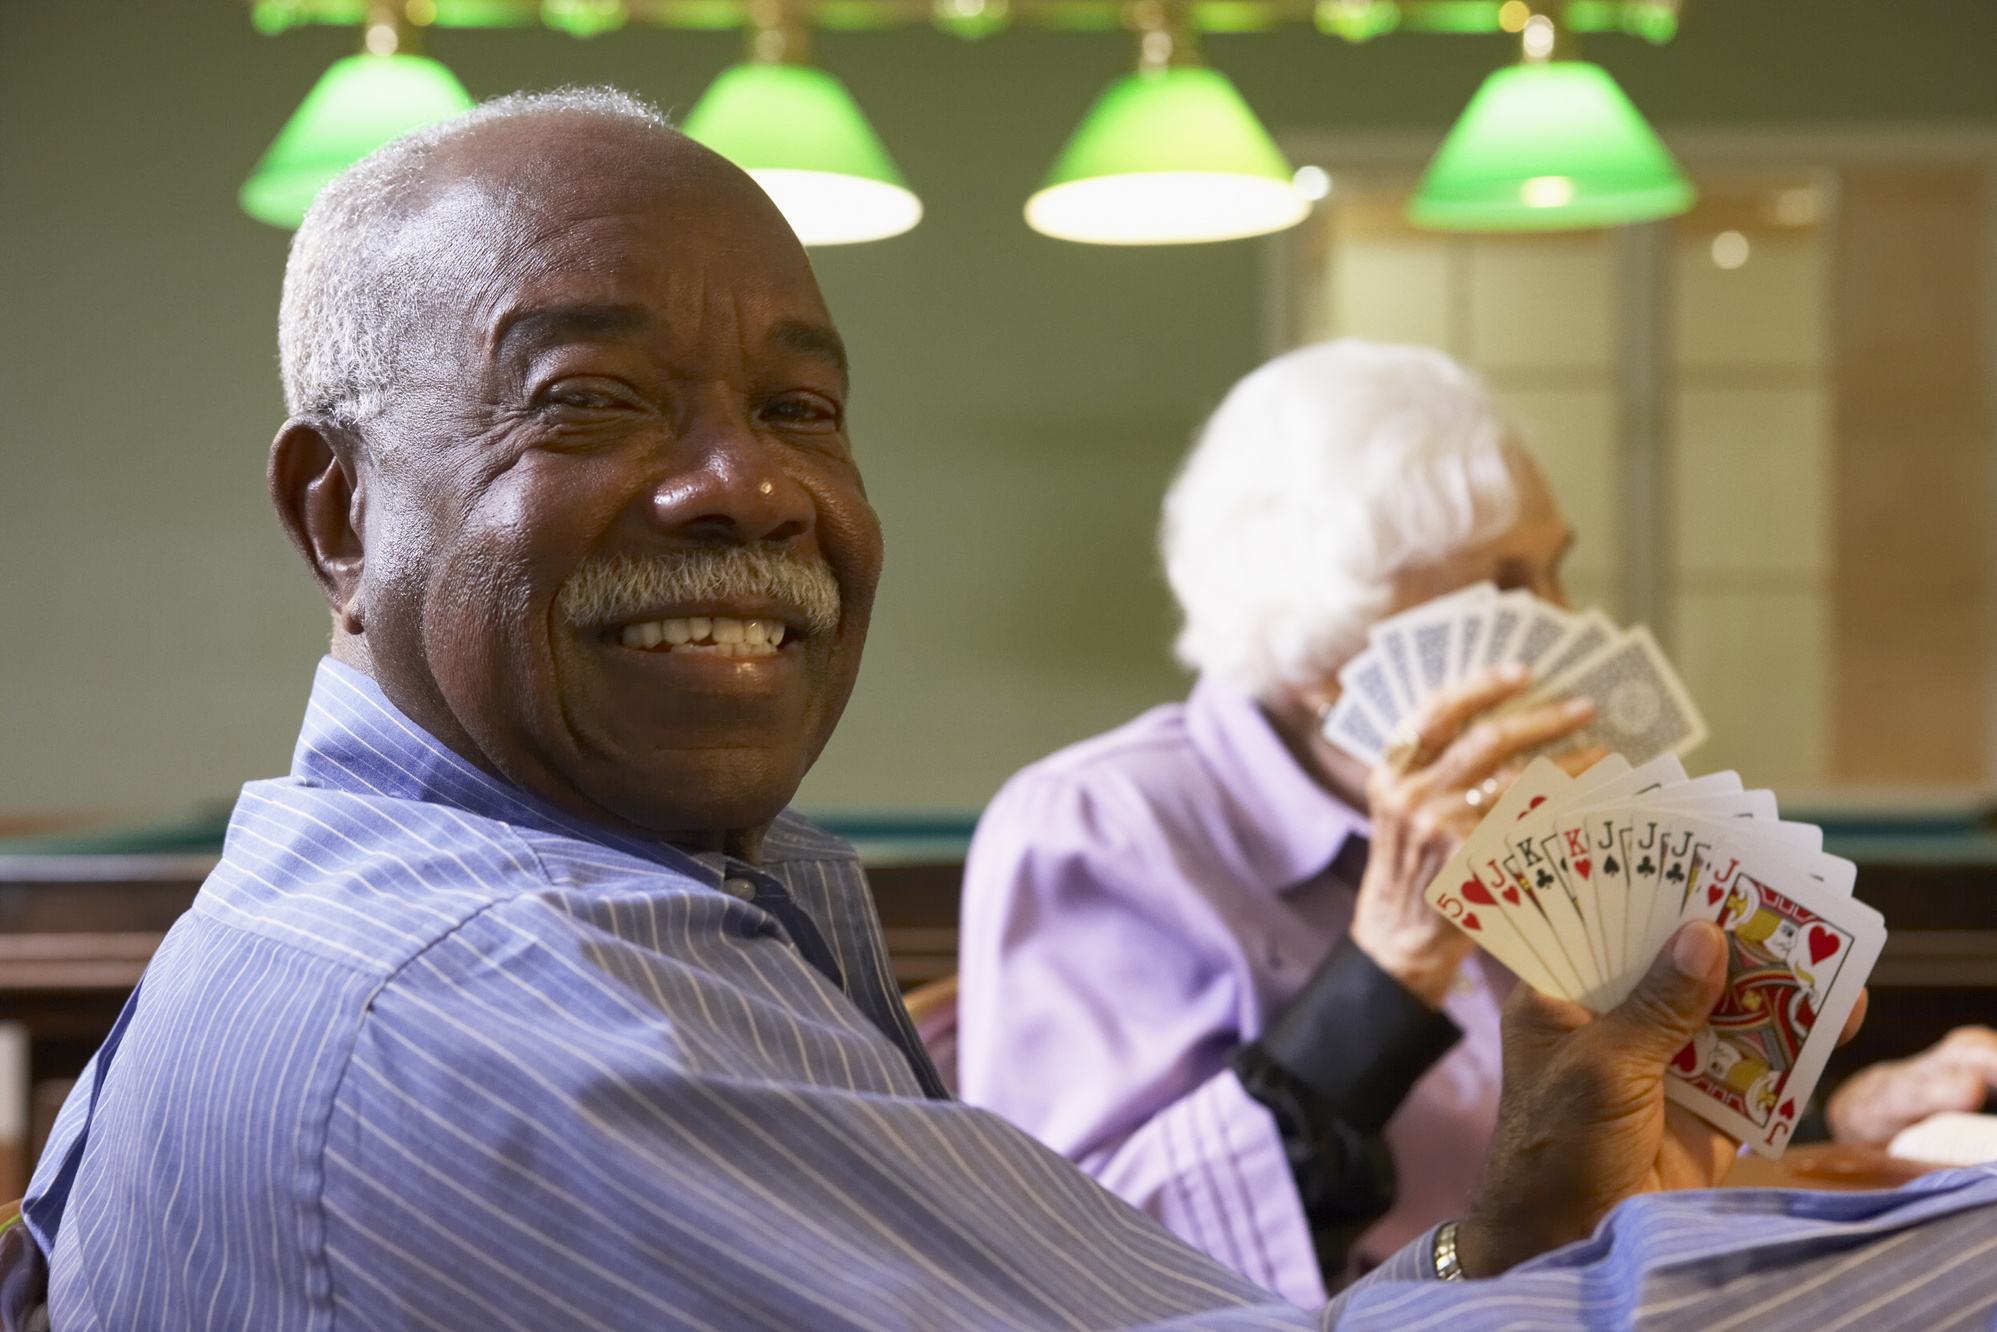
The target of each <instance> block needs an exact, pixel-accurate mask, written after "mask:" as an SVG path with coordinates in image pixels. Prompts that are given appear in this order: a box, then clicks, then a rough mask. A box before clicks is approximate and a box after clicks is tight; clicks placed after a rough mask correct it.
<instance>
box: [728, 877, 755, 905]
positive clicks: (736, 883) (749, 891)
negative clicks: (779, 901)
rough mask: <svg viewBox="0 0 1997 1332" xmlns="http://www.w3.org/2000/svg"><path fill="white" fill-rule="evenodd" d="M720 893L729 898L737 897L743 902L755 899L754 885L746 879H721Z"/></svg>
mask: <svg viewBox="0 0 1997 1332" xmlns="http://www.w3.org/2000/svg"><path fill="white" fill-rule="evenodd" d="M721 891H722V892H724V893H727V894H728V895H729V896H730V897H739V898H741V899H742V900H743V901H744V902H750V901H754V900H755V897H756V885H755V884H753V883H751V882H750V881H749V880H747V879H723V880H722V881H721Z"/></svg>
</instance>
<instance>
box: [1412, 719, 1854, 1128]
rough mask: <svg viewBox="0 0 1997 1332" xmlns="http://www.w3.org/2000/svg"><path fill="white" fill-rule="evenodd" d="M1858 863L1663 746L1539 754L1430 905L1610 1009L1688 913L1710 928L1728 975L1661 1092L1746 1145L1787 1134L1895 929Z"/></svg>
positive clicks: (1521, 966)
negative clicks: (1635, 751)
mask: <svg viewBox="0 0 1997 1332" xmlns="http://www.w3.org/2000/svg"><path fill="white" fill-rule="evenodd" d="M1855 877H1856V876H1855V871H1854V869H1853V867H1852V865H1851V863H1850V862H1849V861H1845V860H1840V859H1838V858H1837V857H1835V856H1830V855H1827V854H1825V853H1824V852H1823V850H1822V834H1821V832H1820V831H1819V830H1818V829H1817V828H1815V827H1813V826H1811V825H1808V824H1798V823H1788V822H1784V821H1782V820H1781V819H1780V818H1779V816H1778V815H1777V812H1776V809H1775V801H1774V798H1773V796H1771V795H1770V794H1769V793H1768V792H1765V791H1745V790H1742V789H1741V783H1740V781H1739V779H1738V778H1737V777H1736V776H1735V775H1734V774H1732V773H1717V774H1713V775H1710V776H1706V777H1700V778H1697V779H1692V780H1688V779H1687V778H1686V775H1685V771H1684V769H1683V768H1682V767H1681V766H1680V765H1679V764H1678V762H1677V760H1676V759H1674V758H1671V757H1669V756H1668V755H1666V756H1663V757H1659V758H1654V759H1652V760H1651V761H1649V762H1646V763H1643V764H1640V765H1637V766H1632V765H1631V764H1630V763H1629V762H1628V760H1626V759H1624V758H1623V757H1622V756H1620V755H1612V756H1610V757H1609V758H1606V759H1604V760H1602V761H1601V762H1599V763H1597V764H1596V765H1595V766H1594V767H1592V768H1590V769H1588V770H1587V771H1586V772H1584V773H1582V774H1581V775H1580V776H1578V777H1570V776H1568V774H1567V773H1565V772H1564V771H1562V770H1561V769H1560V768H1559V767H1558V766H1556V765H1555V764H1553V763H1552V762H1550V761H1548V760H1546V759H1544V758H1542V759H1537V760H1535V761H1534V762H1533V763H1532V765H1531V766H1530V767H1528V768H1527V769H1526V770H1525V771H1524V772H1523V773H1522V774H1521V775H1520V776H1519V778H1518V780H1517V781H1515V782H1514V783H1513V784H1512V785H1511V786H1510V787H1509V788H1508V789H1507V790H1506V791H1505V792H1504V794H1503V795H1502V796H1501V797H1499V799H1498V800H1497V802H1496V804H1495V805H1494V806H1493V807H1492V809H1491V811H1490V813H1489V814H1488V815H1487V816H1486V817H1485V819H1484V820H1483V822H1482V823H1481V824H1479V825H1478V827H1477V829H1476V830H1475V831H1474V832H1472V833H1471V834H1470V836H1469V838H1468V839H1467V840H1466V841H1465V842H1464V844H1463V846H1462V848H1461V849H1460V850H1459V851H1458V852H1457V853H1456V855H1455V856H1453V857H1452V858H1451V859H1450V860H1449V862H1448V863H1447V864H1446V865H1445V866H1444V867H1443V869H1442V872H1441V873H1440V874H1438V875H1437V876H1436V877H1435V878H1434V880H1433V881H1431V883H1430V884H1429V886H1428V889H1427V891H1426V892H1425V894H1424V896H1425V897H1426V899H1427V901H1428V902H1429V904H1430V905H1431V906H1433V907H1434V908H1435V909H1436V910H1437V911H1439V912H1441V913H1442V914H1443V915H1444V916H1445V917H1447V918H1448V919H1449V920H1451V921H1452V922H1454V923H1455V924H1456V926H1457V927H1458V928H1459V929H1461V930H1463V931H1464V932H1465V933H1466V934H1467V935H1469V936H1470V937H1471V938H1472V939H1474V940H1476V942H1477V943H1478V944H1479V945H1480V946H1482V947H1483V948H1484V949H1485V951H1487V952H1489V953H1490V954H1491V955H1492V956H1493V957H1495V958H1497V959H1498V960H1499V961H1500V962H1503V963H1504V964H1505V965H1506V966H1508V967H1510V968H1511V969H1512V970H1513V971H1514V972H1516V973H1517V974H1518V975H1519V976H1520V977H1521V978H1522V979H1524V980H1525V981H1526V982H1527V983H1529V984H1531V985H1532V986H1533V987H1534V988H1535V989H1538V990H1540V991H1541V992H1543V993H1546V994H1550V995H1554V996H1557V997H1559V998H1563V999H1568V1000H1571V1001H1573V1002H1575V1003H1578V1004H1580V1005H1582V1006H1583V1007H1585V1008H1587V1009H1588V1010H1590V1011H1591V1012H1594V1013H1598V1014H1600V1013H1606V1012H1608V1011H1609V1010H1610V1009H1612V1008H1614V1007H1615V1006H1616V1005H1618V1004H1619V1003H1621V1002H1622V1001H1623V999H1624V998H1626V997H1627V996H1628V995H1629V993H1630V991H1631V990H1632V989H1633V988H1634V987H1635V986H1636V984H1637V983H1638V981H1639V980H1641V979H1642V977H1643V976H1644V974H1645V973H1646V972H1647V971H1648V970H1649V968H1650V966H1651V963H1652V961H1653V960H1654V959H1655V958H1656V957H1657V955H1658V953H1659V951H1660V950H1661V949H1662V948H1663V947H1664V946H1665V944H1666V943H1667V942H1668V941H1669V940H1670V939H1671V937H1672V936H1673V934H1675V933H1676V931H1677V930H1678V928H1679V927H1680V926H1681V925H1683V924H1685V923H1686V922H1689V921H1694V920H1705V921H1711V922H1713V923H1715V924H1717V925H1718V926H1719V927H1720V928H1721V930H1722V931H1723V932H1724V934H1725V937H1726V941H1727V979H1726V985H1725V988H1724V990H1723V992H1722V994H1721V997H1720V1000H1719V1003H1718V1004H1717V1005H1716V1006H1715V1008H1714V1009H1713V1012H1712V1014H1711V1016H1710V1018H1709V1019H1708V1020H1707V1022H1706V1025H1705V1026H1704V1027H1702V1028H1701V1029H1700V1030H1699V1031H1698V1032H1697V1033H1696V1034H1695V1035H1694V1037H1693V1039H1692V1040H1691V1041H1690V1042H1688V1043H1687V1044H1686V1045H1685V1047H1684V1048H1683V1049H1682V1050H1680V1051H1679V1052H1678V1054H1677V1056H1676V1057H1675V1058H1674V1059H1673V1061H1672V1064H1671V1067H1670V1068H1669V1069H1668V1070H1667V1074H1666V1086H1665V1094H1666V1095H1667V1096H1668V1097H1669V1099H1670V1100H1672V1101H1674V1102H1676V1103H1677V1104H1679V1105H1682V1106H1684V1107H1686V1108H1687V1109H1689V1110H1690V1111H1692V1112H1693V1113H1694V1114H1696V1115H1698V1116H1699V1117H1700V1118H1702V1119H1704V1120H1706V1121H1707V1122H1708V1123H1710V1124H1712V1125H1714V1126H1715V1127H1718V1128H1720V1129H1721V1130H1723V1131H1724V1132H1726V1133H1727V1134H1728V1135H1730V1136H1731V1137H1734V1138H1736V1139H1738V1140H1739V1141H1741V1142H1744V1143H1747V1144H1748V1145H1750V1146H1752V1147H1753V1148H1754V1150H1755V1151H1757V1152H1759V1153H1761V1154H1762V1155H1764V1156H1778V1155H1780V1154H1781V1152H1782V1150H1783V1149H1784V1147H1786V1146H1787V1144H1788V1141H1789V1136H1790V1134H1791V1133H1793V1132H1794V1130H1795V1127H1796V1122H1797V1120H1798V1119H1799V1118H1800V1117H1801V1115H1802V1113H1803V1109H1804V1107H1805V1105H1806V1104H1807V1102H1808V1100H1809V1097H1810V1094H1811V1092H1812V1091H1813V1090H1814V1089H1815V1087H1816V1084H1817V1079H1818V1078H1819V1077H1820V1076H1821V1075H1822V1073H1823V1070H1824V1064H1825V1061H1826V1060H1827V1059H1828V1058H1829V1056H1830V1053H1831V1050H1832V1049H1833V1048H1834V1047H1835V1046H1836V1044H1837V1042H1838V1039H1839V1036H1840V1033H1841V1032H1842V1031H1843V1029H1844V1027H1845V1023H1846V1020H1847V1019H1848V1018H1849V1017H1850V1016H1851V1013H1852V1011H1853V1008H1854V1006H1855V1005H1856V1004H1857V1003H1858V1000H1859V996H1860V994H1861V993H1862V992H1863V988H1864V984H1865V979H1866V977H1867V976H1868V975H1869V974H1870V972H1871V970H1872V966H1873V963H1874V962H1875V961H1876V960H1877V959H1878V957H1879V950H1880V947H1881V946H1882V945H1883V944H1884V942H1885V938H1886V929H1885V925H1884V923H1883V921H1882V920H1881V918H1880V916H1879V913H1878V912H1876V911H1874V910H1873V909H1872V908H1871V907H1868V906H1866V905H1865V904H1864V903H1862V902H1858V901H1856V900H1854V899H1853V897H1852V886H1853V883H1854V880H1855Z"/></svg>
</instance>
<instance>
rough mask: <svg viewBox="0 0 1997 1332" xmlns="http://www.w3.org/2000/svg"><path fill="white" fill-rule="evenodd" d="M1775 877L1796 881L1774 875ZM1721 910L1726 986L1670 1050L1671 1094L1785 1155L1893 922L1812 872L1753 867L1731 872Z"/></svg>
mask: <svg viewBox="0 0 1997 1332" xmlns="http://www.w3.org/2000/svg"><path fill="white" fill-rule="evenodd" d="M1712 877H1714V878H1718V877H1719V876H1717V875H1715V876H1712ZM1775 877H1779V878H1780V879H1781V880H1782V881H1783V886H1784V888H1786V889H1787V890H1788V891H1786V892H1784V891H1778V890H1777V889H1776V888H1774V887H1773V886H1771V883H1770V881H1769V880H1770V879H1771V878H1775ZM1794 880H1799V881H1794ZM1709 918H1711V917H1709ZM1717 920H1718V923H1719V925H1720V928H1721V929H1723V930H1725V931H1726V936H1727V982H1726V988H1725V989H1724V990H1723V991H1722V992H1721V994H1720V1001H1719V1003H1718V1004H1717V1005H1716V1006H1715V1007H1714V1009H1713V1013H1712V1016H1711V1017H1710V1018H1708V1019H1707V1022H1706V1025H1705V1026H1704V1027H1702V1028H1700V1030H1699V1031H1698V1033H1697V1034H1696V1035H1695V1036H1694V1037H1693V1038H1692V1040H1691V1042H1690V1043H1689V1044H1687V1045H1686V1047H1685V1048H1684V1049H1683V1050H1681V1051H1679V1052H1678V1055H1677V1057H1676V1058H1674V1059H1673V1060H1672V1062H1671V1066H1670V1068H1669V1069H1668V1070H1667V1076H1666V1079H1665V1089H1664V1090H1665V1095H1666V1096H1668V1097H1669V1098H1670V1099H1672V1100H1673V1101H1676V1102H1677V1103H1679V1104H1680V1105H1683V1106H1685V1107H1686V1108H1687V1109H1689V1110H1691V1111H1692V1112H1693V1113H1695V1114H1697V1115H1698V1116H1699V1117H1700V1118H1702V1119H1705V1120H1706V1121H1707V1122H1709V1123H1711V1124H1713V1125H1715V1126H1717V1127H1719V1128H1721V1129H1723V1130H1725V1131H1726V1132H1727V1133H1729V1134H1731V1135H1732V1136H1733V1137H1735V1138H1737V1139H1739V1140H1740V1141H1742V1142H1744V1143H1746V1144H1748V1145H1749V1146H1750V1147H1752V1148H1753V1149H1754V1150H1755V1151H1756V1152H1757V1153H1759V1154H1760V1155H1762V1156H1769V1157H1775V1156H1780V1155H1781V1154H1782V1151H1783V1149H1784V1148H1785V1147H1787V1146H1788V1143H1789V1135H1790V1134H1791V1133H1793V1132H1794V1131H1795V1128H1796V1121H1797V1120H1798V1119H1799V1118H1800V1117H1801V1115H1802V1113H1803V1108H1804V1106H1805V1104H1806V1103H1807V1102H1808V1100H1809V1097H1810V1093H1811V1092H1812V1091H1814V1090H1815V1089H1816V1085H1817V1079H1818V1078H1819V1077H1820V1076H1822V1074H1823V1071H1824V1064H1825V1061H1827V1060H1828V1059H1829V1058H1830V1054H1831V1050H1832V1049H1833V1048H1834V1047H1835V1046H1836V1044H1837V1038H1838V1033H1839V1032H1840V1031H1842V1030H1843V1028H1844V1024H1845V1019H1846V1018H1848V1017H1850V1015H1851V1010H1852V1007H1853V1005H1855V1004H1856V1003H1857V1002H1858V996H1859V993H1860V991H1861V989H1862V988H1863V987H1864V984H1865V978H1866V977H1867V976H1868V975H1870V974H1871V971H1872V964H1873V963H1874V962H1875V961H1877V960H1878V957H1879V950H1880V947H1881V946H1882V945H1883V944H1884V943H1885V940H1886V927H1885V924H1884V922H1883V921H1882V920H1881V918H1880V916H1879V913H1878V912H1876V911H1874V910H1873V909H1872V908H1871V907H1868V906H1866V905H1865V904H1864V903H1862V902H1856V901H1853V900H1851V899H1848V898H1840V897H1838V896H1837V895H1835V894H1834V893H1831V892H1828V891H1826V890H1825V889H1824V888H1823V887H1822V886H1821V885H1819V884H1817V883H1815V882H1813V881H1812V880H1810V879H1808V878H1807V876H1803V875H1791V874H1787V873H1783V874H1780V875H1779V876H1771V875H1766V874H1764V875H1763V876H1761V877H1757V876H1756V875H1754V874H1752V873H1750V872H1749V871H1748V870H1747V869H1745V868H1741V869H1737V870H1735V871H1734V872H1733V873H1732V875H1731V876H1730V878H1729V879H1728V880H1727V881H1726V883H1725V891H1724V894H1723V896H1722V900H1721V901H1720V903H1719V910H1718V914H1717Z"/></svg>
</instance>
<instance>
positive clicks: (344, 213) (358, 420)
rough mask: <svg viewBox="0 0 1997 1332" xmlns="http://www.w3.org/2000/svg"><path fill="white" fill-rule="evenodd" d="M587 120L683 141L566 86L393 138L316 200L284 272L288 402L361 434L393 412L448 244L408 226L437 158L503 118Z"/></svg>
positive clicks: (654, 118)
mask: <svg viewBox="0 0 1997 1332" xmlns="http://www.w3.org/2000/svg"><path fill="white" fill-rule="evenodd" d="M547 115H586V116H595V117H598V118H600V119H606V120H610V121H615V122H620V123H622V124H624V125H628V126H638V127H642V128H645V129H649V130H657V131H662V132H664V133H666V134H676V133H677V131H676V130H674V129H673V128H672V127H671V126H670V125H668V124H667V123H666V119H665V117H664V116H662V115H660V114H659V113H658V111H657V110H655V109H654V108H652V107H650V106H648V105H646V104H645V103H644V102H642V101H640V100H638V99H637V98H635V97H632V96H631V95H629V94H628V93H623V92H619V91H618V90H616V89H614V88H564V89H561V90H559V91H556V92H549V93H522V94H515V95H514V96H511V97H499V98H495V99H493V100H492V101H490V102H486V103H484V104H482V105H480V106H478V107H475V108H473V109H472V110H470V111H467V112H465V113H464V114H463V115H459V116H453V117H451V118H450V119H448V120H442V121H439V122H437V123H436V124H434V125H429V126H426V127H424V128H422V129H418V130H413V131H411V132H410V133H408V134H405V135H403V136H402V137H401V138H398V139H393V140H390V141H389V142H388V143H386V144H384V145H383V146H382V147H380V148H377V149H376V150H375V151H374V152H372V153H370V154H368V155H367V156H366V157H364V158H362V159H361V160H360V161H358V162H356V163H354V165H352V166H350V167H348V168H347V169H346V170H345V171H343V172H341V173H340V174H339V175H338V176H336V177H334V178H333V180H332V181H331V182H330V183H329V184H327V186H326V187H325V188H324V189H323V190H321V191H320V192H319V196H318V197H317V198H316V199H314V200H313V202H312V207H311V208H310V209H309V210H308V211H307V212H306V214H305V221H304V223H303V224H302V225H301V226H300V227H299V228H298V234H297V235H296V236H293V237H292V239H291V257H290V260H289V261H288V262H287V263H286V265H285V269H284V300H283V303H282V304H281V306H280V307H279V310H278V319H277V348H278V361H279V364H280V366H281V368H282V372H283V375H284V405H285V409H286V410H287V411H289V412H290V413H291V414H292V415H293V416H307V415H310V416H321V417H325V418H328V419H330V420H333V421H336V422H339V423H340V424H342V425H347V426H354V427H358V426H361V425H364V424H365V423H366V422H368V421H370V420H372V419H373V418H374V417H376V416H377V415H379V414H380V413H381V411H382V409H383V408H384V407H385V406H386V405H387V403H388V399H389V396H390V392H391V389H392V386H393V385H394V383H395V380H396V378H397V375H398V371H400V373H402V374H405V375H406V374H407V371H408V364H409V362H408V360H407V359H406V355H407V353H409V352H410V351H411V347H410V344H411V342H412V341H414V340H416V339H418V338H422V337H425V336H427V335H428V334H429V332H430V330H427V329H425V328H424V327H422V320H423V316H424V314H425V312H426V310H428V309H431V308H433V304H432V303H433V301H434V298H435V297H436V295H437V292H438V289H439V287H440V286H441V285H442V284H444V283H447V282H449V281H450V264H451V261H452V258H453V256H452V254H451V253H450V249H451V247H449V246H448V245H444V246H440V245H438V244H437V242H436V237H435V236H434V235H433V234H430V233H427V232H426V231H425V230H424V229H423V228H410V227H406V226H404V225H403V224H404V222H405V221H406V220H407V218H408V215H409V213H410V210H411V208H412V207H413V206H415V205H416V204H417V203H418V202H419V201H420V191H421V190H422V188H423V186H424V173H425V169H426V168H427V167H428V166H429V164H430V162H431V160H432V159H433V158H434V157H435V156H436V154H437V153H438V152H439V150H441V149H443V148H446V147H448V146H449V145H451V144H454V143H457V142H459V141H461V140H463V139H466V138H469V137H471V136H472V135H475V134H477V133H478V132H479V131H480V130H481V129H484V128H486V127H487V126H490V125H493V124H495V123H498V122H500V121H507V120H517V119H521V118H524V117H529V116H535V117H538V116H547Z"/></svg>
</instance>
